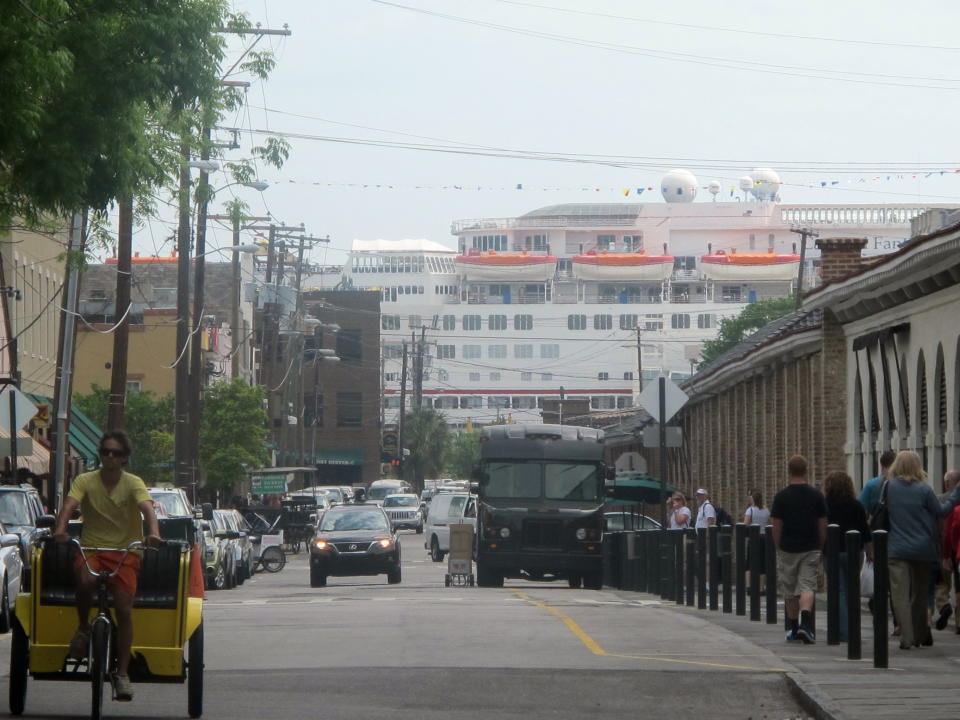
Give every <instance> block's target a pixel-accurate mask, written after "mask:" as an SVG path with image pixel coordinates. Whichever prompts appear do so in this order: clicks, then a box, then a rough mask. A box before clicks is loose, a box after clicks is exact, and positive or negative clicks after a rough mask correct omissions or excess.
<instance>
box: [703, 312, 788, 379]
mask: <svg viewBox="0 0 960 720" xmlns="http://www.w3.org/2000/svg"><path fill="white" fill-rule="evenodd" d="M795 308H796V299H795V298H794V297H793V296H790V297H785V298H771V299H769V300H760V301H758V302H755V303H751V304H750V305H748V306H747V307H745V308H744V309H743V311H742V312H741V313H740V314H739V315H737V316H736V317H732V318H724V319H723V320H721V321H720V331H719V332H718V333H717V337H716V339H714V340H707V341H706V342H705V343H704V344H703V350H702V351H701V353H700V362H699V364H698V367H704V366H705V365H706V364H707V363H709V362H710V361H712V360H713V359H714V358H717V357H719V356H720V355H722V354H723V353H725V352H726V351H727V350H729V349H730V348H732V347H733V346H734V345H736V344H737V343H739V342H741V341H742V340H744V339H746V338H747V337H749V336H750V335H752V334H753V333H754V332H756V331H757V330H759V329H760V328H762V327H763V326H764V325H766V324H767V323H770V322H773V321H774V320H776V319H777V318H781V317H783V316H784V315H789V314H790V313H792V312H793V311H794V309H795Z"/></svg>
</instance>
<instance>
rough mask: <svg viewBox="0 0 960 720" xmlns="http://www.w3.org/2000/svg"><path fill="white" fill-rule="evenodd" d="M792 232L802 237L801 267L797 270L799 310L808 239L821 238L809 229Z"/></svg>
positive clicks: (798, 229) (791, 230) (793, 230)
mask: <svg viewBox="0 0 960 720" xmlns="http://www.w3.org/2000/svg"><path fill="white" fill-rule="evenodd" d="M790 232H792V233H797V235H799V236H800V267H799V269H798V270H797V305H796V307H797V310H799V309H800V297H801V295H803V263H804V262H805V261H806V257H807V237H808V236H809V237H820V233H818V232H814V231H813V230H810V229H809V228H791V229H790Z"/></svg>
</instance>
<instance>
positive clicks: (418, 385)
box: [410, 325, 427, 410]
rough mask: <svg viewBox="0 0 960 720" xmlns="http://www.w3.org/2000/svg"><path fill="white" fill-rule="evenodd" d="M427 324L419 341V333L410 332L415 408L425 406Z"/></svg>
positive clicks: (422, 328)
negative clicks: (424, 374) (424, 383)
mask: <svg viewBox="0 0 960 720" xmlns="http://www.w3.org/2000/svg"><path fill="white" fill-rule="evenodd" d="M426 334H427V327H426V325H424V326H422V327H421V328H420V342H419V343H418V342H417V334H416V333H415V332H412V333H410V336H411V338H412V340H411V344H412V345H413V348H414V356H413V409H414V410H419V409H420V408H422V407H423V353H424V348H425V347H426Z"/></svg>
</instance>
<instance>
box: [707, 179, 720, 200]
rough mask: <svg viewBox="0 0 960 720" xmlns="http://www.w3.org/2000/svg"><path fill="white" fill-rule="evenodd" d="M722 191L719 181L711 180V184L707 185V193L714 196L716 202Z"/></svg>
mask: <svg viewBox="0 0 960 720" xmlns="http://www.w3.org/2000/svg"><path fill="white" fill-rule="evenodd" d="M720 189H721V185H720V181H719V180H711V181H710V183H709V184H708V185H707V191H708V192H709V193H710V194H711V195H713V199H714V200H716V199H717V195H719V194H720Z"/></svg>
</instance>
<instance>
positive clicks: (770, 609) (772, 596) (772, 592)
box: [763, 525, 777, 625]
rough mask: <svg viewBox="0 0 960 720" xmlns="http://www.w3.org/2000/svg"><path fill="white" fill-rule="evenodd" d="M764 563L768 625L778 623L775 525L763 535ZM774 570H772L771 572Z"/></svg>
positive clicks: (767, 528)
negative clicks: (774, 542)
mask: <svg viewBox="0 0 960 720" xmlns="http://www.w3.org/2000/svg"><path fill="white" fill-rule="evenodd" d="M763 548H764V562H763V569H764V570H765V571H766V580H767V625H776V623H777V546H776V545H774V544H773V525H767V527H766V528H765V532H764V533H763ZM771 568H772V570H771Z"/></svg>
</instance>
